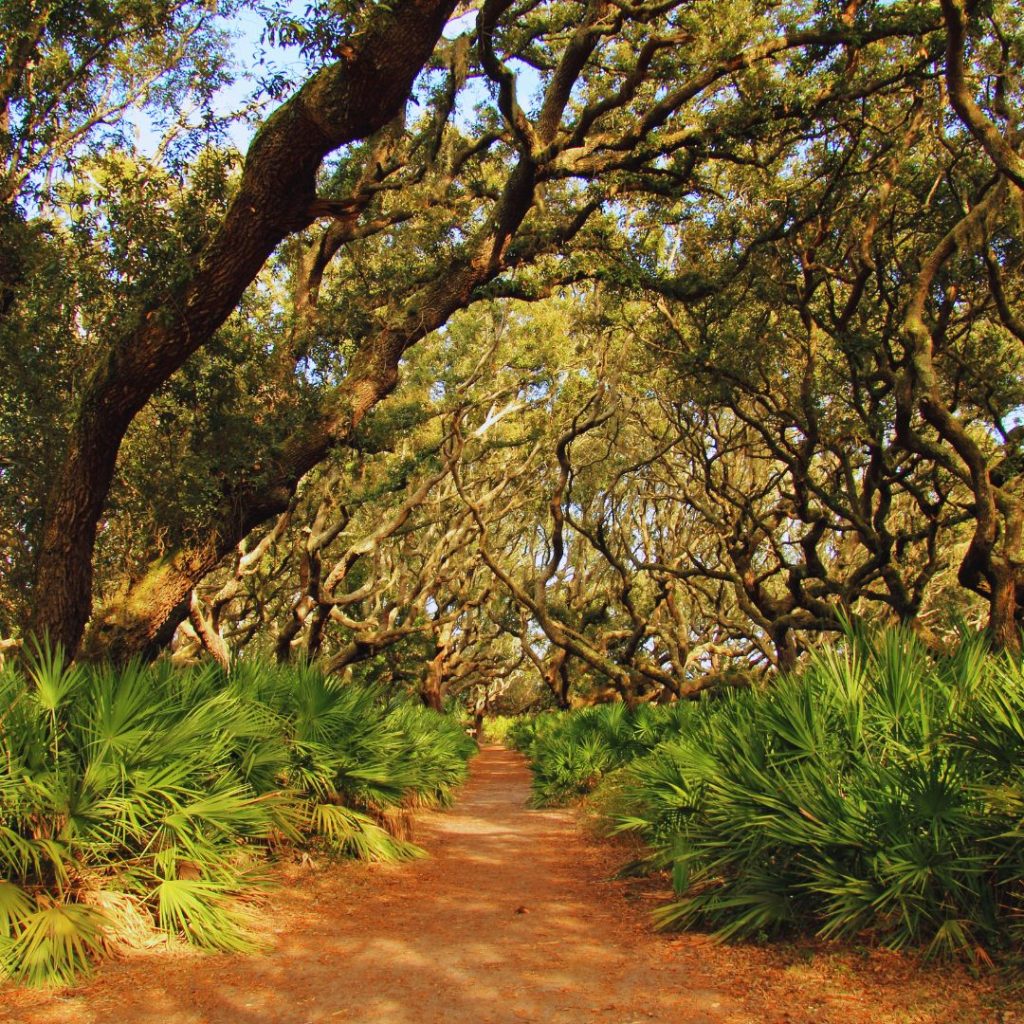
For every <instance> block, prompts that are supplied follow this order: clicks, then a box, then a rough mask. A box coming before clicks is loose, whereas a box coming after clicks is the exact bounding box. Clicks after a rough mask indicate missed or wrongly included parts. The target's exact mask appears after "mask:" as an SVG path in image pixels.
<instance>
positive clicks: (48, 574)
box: [27, 0, 455, 653]
mask: <svg viewBox="0 0 1024 1024" xmlns="http://www.w3.org/2000/svg"><path fill="white" fill-rule="evenodd" d="M454 7H455V0H399V2H397V3H395V4H392V5H389V7H388V8H387V9H385V8H381V11H380V12H379V13H378V14H376V15H375V16H374V17H373V19H372V20H371V22H370V24H369V25H368V27H367V29H366V31H365V32H363V33H361V34H360V35H359V36H358V37H355V38H354V39H353V45H352V48H351V49H350V50H349V52H348V54H347V55H346V56H345V58H344V59H343V60H341V61H339V62H338V63H336V64H334V65H331V66H329V67H326V68H323V69H322V70H321V71H319V72H318V73H317V74H316V75H314V76H313V78H311V79H310V80H309V81H308V82H307V83H306V84H305V85H304V86H303V87H302V89H300V90H299V92H298V93H296V95H295V96H293V97H292V98H291V99H290V100H289V101H288V102H287V103H285V104H284V105H283V106H281V107H279V108H278V109H277V110H276V111H275V112H274V114H273V115H272V116H271V117H270V118H269V119H268V121H267V123H266V124H265V125H264V127H263V128H262V129H261V131H260V132H259V134H258V135H257V136H256V138H255V139H254V140H253V142H252V145H251V146H250V147H249V152H248V155H247V157H246V161H245V168H244V170H243V174H242V180H241V183H240V185H239V190H238V193H237V195H236V197H235V199H234V201H233V202H232V204H231V206H230V208H229V209H228V212H227V214H226V215H225V217H224V221H223V223H222V224H221V226H220V228H219V230H218V231H217V233H216V234H215V235H214V237H213V239H212V240H211V242H210V243H209V245H208V246H207V247H206V249H205V250H204V251H203V252H202V253H201V254H200V255H199V257H198V259H197V260H196V263H195V267H194V271H193V273H192V274H191V275H190V276H189V278H188V280H186V281H185V282H184V283H182V284H180V285H178V286H177V287H175V288H174V289H173V290H171V291H170V292H169V293H168V294H167V295H166V296H164V297H163V298H162V299H161V300H160V301H158V302H155V303H154V304H152V305H151V306H150V307H149V308H147V309H144V310H142V311H140V313H139V315H138V317H137V320H136V322H135V323H133V324H132V325H131V326H130V327H129V328H128V330H127V331H126V332H125V334H124V335H122V336H121V337H120V338H119V339H117V340H116V341H115V342H114V343H113V345H112V347H111V348H110V350H109V351H108V352H107V353H106V354H105V355H104V356H103V357H102V358H101V359H100V361H99V362H98V364H97V365H96V366H95V367H94V368H93V370H92V372H91V373H90V375H89V377H88V378H87V380H86V383H85V385H84V388H83V392H82V397H81V400H80V404H79V408H78V412H77V415H76V417H75V422H74V424H73V426H72V427H71V430H70V433H69V436H68V437H67V438H66V439H65V442H64V444H65V456H64V461H63V464H62V466H61V468H60V469H59V470H58V472H57V475H56V478H55V480H54V483H53V487H52V489H51V492H50V496H49V501H48V504H47V509H46V517H45V522H44V526H43V534H42V540H41V547H40V555H39V562H38V566H37V572H36V584H35V588H34V592H33V606H32V608H31V610H30V612H29V620H28V623H27V632H28V633H30V634H33V635H35V636H37V637H43V636H48V637H49V638H50V640H51V641H52V642H59V643H61V644H62V645H63V646H64V649H65V650H66V651H67V652H69V653H71V652H74V651H75V650H76V649H77V647H78V643H79V640H80V638H81V635H82V630H83V628H84V626H85V623H86V621H87V619H88V617H89V614H90V609H91V601H92V554H93V548H94V546H95V540H96V524H97V522H98V520H99V517H100V514H101V512H102V509H103V505H104V502H105V501H106V497H107V493H108V491H109V489H110V484H111V480H112V478H113V473H114V467H115V464H116V461H117V455H118V451H119V449H120V446H121V442H122V440H123V438H124V435H125V432H126V431H127V429H128V426H129V424H130V423H131V421H132V419H133V418H134V417H135V415H136V413H138V412H139V410H140V409H141V408H142V407H143V406H144V405H145V404H146V402H147V401H148V400H149V398H150V396H151V395H152V394H153V393H154V391H155V390H156V389H157V388H158V387H159V386H160V385H161V384H162V383H163V382H164V381H166V380H167V379H168V378H169V377H170V376H171V375H172V374H173V373H174V372H175V371H177V370H178V369H179V368H180V367H181V366H182V364H183V363H184V362H185V360H186V359H187V358H188V357H189V356H190V355H191V354H192V353H193V352H195V351H196V350H197V349H198V348H199V347H201V346H202V345H204V344H206V342H207V341H208V340H209V339H210V337H211V336H212V335H213V333H214V332H215V331H216V330H217V328H218V327H220V325H221V324H222V323H223V322H224V321H225V319H226V318H227V317H228V315H229V314H230V313H231V311H232V310H233V309H234V308H235V306H236V305H237V304H238V301H239V299H240V298H241V296H242V293H243V292H244V291H245V289H246V288H247V287H248V285H249V284H250V283H251V282H252V281H253V279H254V278H255V277H256V275H257V274H258V273H259V271H260V269H261V267H262V266H263V264H264V262H265V261H266V259H267V257H268V256H269V255H270V254H271V253H272V252H273V250H274V249H275V248H276V247H277V245H278V244H279V243H280V242H281V240H282V239H284V238H285V237H286V236H287V235H289V234H291V233H293V232H295V231H299V230H301V229H303V228H305V227H307V226H308V225H309V224H310V223H312V221H313V220H314V219H315V218H316V217H317V216H319V215H320V211H319V210H318V208H317V205H316V175H317V171H318V169H319V167H320V164H321V162H322V160H323V158H324V157H325V156H326V155H327V154H328V153H330V152H331V151H333V150H335V149H337V148H338V147H339V146H341V145H344V144H346V143H349V142H352V141H355V140H357V139H361V138H365V137H366V136H368V135H369V134H371V133H372V132H374V131H376V130H377V129H379V128H380V127H382V126H383V125H385V124H386V123H387V122H388V121H390V120H391V119H392V118H393V117H394V116H395V114H396V113H397V112H398V111H399V110H400V109H401V107H402V104H403V103H405V102H406V100H407V98H408V94H409V90H410V89H411V87H412V83H413V80H414V79H415V77H416V75H417V74H418V73H419V71H420V70H421V68H422V67H423V65H424V63H425V62H426V60H427V58H428V57H429V56H430V54H431V52H432V51H433V49H434V46H435V45H436V42H437V40H438V38H439V36H440V34H441V31H442V29H443V28H444V24H445V22H446V20H447V18H448V17H449V15H450V14H451V12H452V10H453V9H454ZM175 593H176V597H175V598H174V600H172V601H171V603H170V605H167V608H166V609H165V610H164V613H163V615H162V618H161V621H162V620H163V619H165V618H166V617H167V614H166V611H167V610H168V609H169V608H170V607H173V606H174V605H175V604H177V603H178V601H180V600H181V599H182V596H183V594H182V592H181V590H180V588H177V589H176V591H175Z"/></svg>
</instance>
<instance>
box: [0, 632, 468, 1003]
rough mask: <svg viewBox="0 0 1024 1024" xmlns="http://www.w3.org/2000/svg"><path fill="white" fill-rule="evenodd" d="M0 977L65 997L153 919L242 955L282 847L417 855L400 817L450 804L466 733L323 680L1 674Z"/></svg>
mask: <svg viewBox="0 0 1024 1024" xmlns="http://www.w3.org/2000/svg"><path fill="white" fill-rule="evenodd" d="M0 707H3V708H5V709H6V711H5V712H4V713H3V714H2V717H0V758H2V764H0V874H2V878H3V881H2V882H0V968H2V970H3V971H4V972H5V973H7V974H9V975H11V976H13V977H14V978H17V979H20V980H24V981H27V982H29V983H33V984H37V983H44V982H56V983H62V984H63V983H67V982H69V981H70V980H71V979H72V978H73V977H74V975H75V974H76V973H77V972H78V971H80V970H82V969H84V968H86V967H88V965H89V964H90V963H91V962H92V961H93V960H94V959H95V958H96V957H97V956H99V955H100V954H101V953H102V952H103V951H104V949H105V948H106V947H107V946H109V945H111V944H114V943H116V942H117V941H118V940H119V937H120V936H122V935H123V933H124V932H125V931H126V930H129V928H132V927H137V926H138V924H139V922H140V921H142V922H148V923H149V924H150V925H152V926H154V927H157V928H159V929H161V930H163V931H164V932H167V933H171V934H176V935H180V936H182V937H184V938H185V939H187V940H188V941H190V942H193V943H195V944H197V945H200V946H204V947H210V948H219V949H244V948H249V946H250V945H251V941H250V939H249V936H248V933H247V929H246V926H245V914H244V907H245V902H246V901H247V900H249V899H251V898H252V896H253V895H254V894H255V893H257V892H258V891H259V888H260V887H261V886H262V885H263V884H264V882H265V876H264V872H263V868H264V864H265V861H266V857H267V853H268V852H269V851H270V850H271V849H272V848H275V847H277V846H279V845H280V844H281V843H284V842H291V843H302V844H307V845H314V846H317V847H320V848H322V849H324V850H325V851H326V852H330V853H335V854H339V855H348V856H355V857H362V858H366V859H373V860H396V859H402V858H406V857H411V856H415V855H417V854H418V853H419V851H418V850H417V848H416V847H415V846H413V845H412V844H411V843H409V842H408V841H406V840H405V839H403V838H401V837H400V836H396V835H394V834H392V832H391V831H390V830H389V829H388V827H387V824H388V822H389V817H388V814H389V812H390V811H392V810H394V809H396V808H398V807H400V806H406V805H408V804H409V803H410V802H416V803H433V804H439V803H444V802H446V801H447V800H448V799H450V795H451V792H452V790H453V788H454V787H455V786H456V785H458V783H459V782H461V781H462V779H463V778H464V777H465V773H466V762H467V760H468V758H469V756H470V755H471V753H472V752H473V750H474V749H475V747H474V745H473V744H472V742H471V741H469V740H468V738H467V737H465V735H464V733H463V732H462V730H461V728H460V727H459V726H458V723H457V722H449V721H448V720H446V719H445V718H444V717H443V716H441V715H438V714H436V713H435V712H432V711H428V710H427V709H425V708H422V707H420V706H419V705H414V704H410V703H405V702H388V701H386V700H384V699H383V697H382V695H381V694H380V693H378V692H377V691H375V690H374V689H372V688H370V687H363V686H346V685H342V684H340V683H338V682H336V681H334V680H331V679H328V678H326V677H324V676H323V674H322V673H320V672H318V671H317V670H316V669H314V668H307V667H303V668H298V669H278V668H271V667H269V666H267V665H262V664H243V665H241V666H239V668H238V669H236V670H235V671H234V672H233V673H232V674H231V675H230V676H225V675H224V674H223V673H222V672H220V671H219V670H217V669H215V668H210V667H204V668H196V669H192V670H189V671H176V670H172V669H171V668H169V667H168V666H166V665H157V666H152V667H144V666H142V665H140V664H137V663H135V664H130V665H128V666H126V667H124V668H120V669H117V670H114V669H112V668H109V667H99V668H82V667H77V666H76V667H72V668H64V667H63V659H62V657H61V655H60V652H59V651H58V652H53V653H40V654H38V655H37V656H36V657H35V658H34V659H33V660H30V662H29V664H28V668H27V672H26V674H24V675H23V674H22V673H20V672H18V671H16V670H14V669H12V668H8V669H6V670H4V671H3V672H2V673H0Z"/></svg>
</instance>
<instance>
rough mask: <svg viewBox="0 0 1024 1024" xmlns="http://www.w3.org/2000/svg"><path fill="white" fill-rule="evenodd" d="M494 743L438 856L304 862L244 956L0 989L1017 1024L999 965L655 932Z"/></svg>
mask: <svg viewBox="0 0 1024 1024" xmlns="http://www.w3.org/2000/svg"><path fill="white" fill-rule="evenodd" d="M529 784H530V777H529V772H528V770H527V768H526V766H525V765H524V763H523V761H522V759H521V758H520V757H519V756H518V755H516V754H512V753H509V752H508V751H506V750H503V749H502V748H499V747H487V748H485V749H484V750H483V752H482V753H481V755H480V756H479V757H478V758H477V759H476V761H475V762H474V765H473V771H472V776H471V779H470V782H469V783H468V784H467V786H466V787H465V789H464V790H463V791H462V793H461V794H460V797H459V800H458V803H457V805H456V807H455V808H454V809H453V810H451V811H447V812H440V813H434V812H432V813H429V814H422V815H420V816H419V818H418V820H417V835H416V837H415V838H416V840H417V842H419V843H420V844H421V845H422V846H424V847H425V848H426V850H427V851H428V852H429V854H430V856H429V858H428V859H426V860H423V861H418V862H416V863H413V864H406V865H401V866H380V865H376V866H360V865H346V866H343V867H338V868H333V867H323V866H321V867H319V868H315V869H311V868H304V869H299V868H296V869H294V870H292V871H291V872H290V873H289V872H285V873H284V876H283V881H284V884H285V885H286V886H287V888H285V889H283V890H281V891H278V892H275V893H274V894H273V896H272V897H271V898H270V899H269V900H268V901H267V903H266V904H265V905H264V906H263V907H262V911H261V914H262V916H261V926H260V927H261V928H262V930H263V932H264V933H265V938H266V940H267V947H268V948H267V949H266V950H265V951H264V952H262V953H259V954H255V955H252V956H230V955H226V954H224V955H215V956H214V955H201V954H196V953H190V952H182V951H180V950H167V949H158V950H149V951H146V952H142V953H138V954H135V955H132V956H131V957H129V958H127V959H125V960H122V961H119V962H109V963H106V964H104V965H103V966H102V967H101V968H100V969H99V971H98V972H97V974H96V976H95V977H94V978H92V979H90V980H88V981H86V982H85V983H84V984H83V985H81V986H79V987H77V988H74V989H70V990H65V991H63V992H32V991H28V990H23V989H16V988H14V987H11V986H7V987H4V988H3V989H0V1020H3V1021H11V1022H19V1024H107V1022H117V1024H158V1022H159V1024H328V1022H342V1021H349V1022H355V1021H358V1022H368V1024H369V1022H372V1024H435V1022H436V1024H440V1022H445V1024H470V1022H472V1024H521V1022H536V1024H548V1022H551V1024H590V1022H607V1024H639V1022H645V1024H646V1022H651V1021H653V1022H658V1024H812V1022H813V1024H829V1022H836V1024H839V1022H841V1024H1010V1022H1015V1024H1016V1022H1020V1024H1024V1004H1022V1002H1021V1000H1020V999H1019V992H1018V993H1012V992H1011V991H1010V989H1009V987H1008V983H1007V982H1006V979H1000V978H999V977H997V976H995V975H990V976H988V977H987V978H982V979H980V980H977V979H972V978H971V977H970V976H969V975H968V974H967V973H966V971H964V970H962V969H960V968H956V969H950V968H948V967H946V968H925V967H923V966H922V965H921V964H920V963H918V962H917V961H915V960H913V959H911V958H905V957H900V956H896V955H895V954H890V953H880V952H867V951H865V952H851V951H849V950H848V949H847V951H845V952H844V951H839V952H836V951H834V950H831V949H829V948H823V947H821V946H807V947H804V948H796V947H791V946H790V947H783V948H779V947H774V948H762V947H756V946H720V945H717V944H715V943H713V942H712V941H711V940H709V939H708V938H707V937H705V936H701V935H682V936H680V935H676V936H664V935H659V934H657V933H655V932H653V931H652V929H651V927H650V924H649V921H648V919H647V914H646V913H645V911H646V910H647V909H648V908H650V907H652V906H654V905H656V903H655V899H656V898H658V897H659V896H661V895H662V893H660V892H656V891H655V890H653V889H652V887H651V885H650V883H635V882H634V883H623V882H613V881H609V880H608V877H609V875H610V874H611V872H612V871H613V869H614V866H615V863H616V860H617V859H621V856H620V855H621V852H622V851H621V850H616V849H615V848H614V847H613V846H611V845H609V844H607V843H603V842H600V841H597V840H595V839H592V838H590V837H588V836H587V835H586V834H585V833H584V832H583V831H581V829H580V828H579V825H578V823H577V820H576V815H575V813H574V812H572V811H561V810H559V811H553V810H545V811H537V810H529V809H527V807H526V801H527V799H528V797H529Z"/></svg>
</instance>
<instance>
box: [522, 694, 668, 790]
mask: <svg viewBox="0 0 1024 1024" xmlns="http://www.w3.org/2000/svg"><path fill="white" fill-rule="evenodd" d="M685 714H686V708H685V706H684V705H679V704H672V705H663V706H648V705H643V706H640V707H638V708H635V709H632V710H631V709H629V708H628V707H627V706H626V705H625V704H601V705H597V706H594V707H588V708H581V709H580V710H578V711H573V712H569V713H561V714H560V713H558V712H547V713H545V714H543V715H538V716H537V717H536V718H534V719H533V721H532V723H531V725H530V729H529V731H527V730H525V729H524V730H522V732H521V733H518V734H517V740H518V741H519V744H520V745H519V749H521V750H523V751H524V753H526V754H527V756H528V757H529V758H530V759H531V762H532V767H533V772H534V780H533V792H534V802H535V803H536V804H538V805H544V804H552V803H562V802H564V801H566V800H570V799H572V798H574V797H577V796H580V795H583V794H586V793H589V792H590V791H591V790H592V789H593V788H594V787H595V786H596V785H597V784H598V783H599V782H600V781H601V779H602V778H604V777H605V776H606V775H607V774H608V773H609V772H612V771H615V770H616V769H618V768H621V767H622V766H623V765H625V764H628V763H629V762H630V761H632V760H634V759H635V758H637V757H639V756H641V755H642V754H645V753H648V752H649V751H650V750H652V749H653V748H654V747H655V746H656V745H657V744H658V743H659V742H660V741H661V740H662V739H663V738H665V737H666V736H672V735H676V733H677V732H678V729H679V723H680V721H682V720H683V718H684V717H685Z"/></svg>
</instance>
